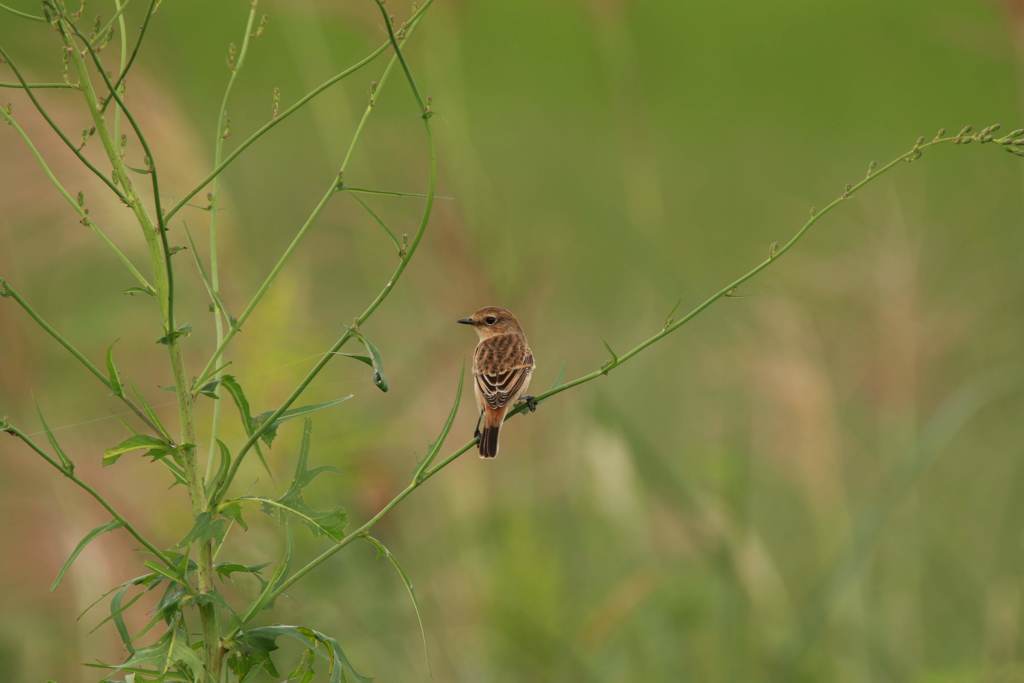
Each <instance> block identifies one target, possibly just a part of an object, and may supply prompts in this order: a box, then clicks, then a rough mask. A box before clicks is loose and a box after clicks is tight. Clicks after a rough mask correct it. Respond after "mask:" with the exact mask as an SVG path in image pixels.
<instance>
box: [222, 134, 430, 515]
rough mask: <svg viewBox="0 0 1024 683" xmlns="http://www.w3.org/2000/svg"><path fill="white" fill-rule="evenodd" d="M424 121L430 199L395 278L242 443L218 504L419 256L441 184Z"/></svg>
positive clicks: (399, 263) (390, 280)
mask: <svg viewBox="0 0 1024 683" xmlns="http://www.w3.org/2000/svg"><path fill="white" fill-rule="evenodd" d="M423 123H424V128H425V130H426V137H427V145H428V148H429V155H430V162H429V173H428V182H427V199H426V201H425V202H424V208H423V215H422V216H421V218H420V224H419V227H418V229H417V230H416V234H415V236H414V237H413V239H412V241H411V242H410V243H409V247H408V249H406V251H405V254H404V255H403V256H402V257H401V258H400V259H399V261H398V265H397V266H396V267H395V270H394V272H393V273H392V274H391V277H390V278H389V279H388V281H387V282H386V283H384V287H383V288H382V289H381V291H380V292H379V293H378V294H377V296H376V298H374V299H373V301H371V302H370V304H369V305H368V306H367V307H366V309H365V310H364V311H363V312H362V313H360V314H359V316H358V317H357V318H356V319H355V321H354V324H353V326H352V327H349V328H347V329H346V330H345V332H344V333H343V334H342V335H341V337H339V338H338V340H337V341H336V342H335V343H334V344H333V345H332V346H331V348H330V349H328V350H327V351H326V352H325V353H324V355H323V356H322V357H321V358H320V360H319V361H317V363H316V365H314V366H313V368H312V369H310V371H309V372H308V373H307V374H306V376H305V377H304V378H303V379H302V381H301V382H299V385H298V386H297V387H296V388H295V389H294V390H293V391H292V393H291V394H290V395H289V396H288V398H287V399H285V401H284V403H282V404H281V405H280V406H279V407H278V408H277V409H276V410H275V411H274V412H273V413H272V414H271V415H270V417H268V418H267V419H266V420H264V421H263V423H262V424H261V425H260V427H259V428H258V429H255V430H253V433H252V434H251V435H250V436H249V438H248V440H246V442H245V443H244V444H243V445H242V448H241V449H240V450H239V452H238V455H237V456H236V457H235V459H234V461H233V462H232V463H231V469H230V470H228V474H227V476H225V477H224V481H223V483H222V484H221V486H220V488H219V489H218V490H217V491H216V492H215V493H214V495H213V496H212V498H211V500H212V502H213V504H216V502H217V501H219V500H221V499H222V498H223V496H224V494H225V493H226V492H227V490H228V487H229V486H230V485H231V482H232V480H233V479H234V477H235V475H236V474H237V472H238V468H239V467H240V466H241V464H242V461H243V460H244V459H245V456H246V454H247V453H248V452H249V451H250V450H251V449H252V447H253V446H254V445H256V442H257V441H258V440H259V438H260V437H261V436H262V435H263V433H264V432H265V431H266V430H267V428H268V427H269V426H270V425H272V424H273V423H274V422H275V421H276V420H277V419H278V418H279V417H281V414H282V413H284V412H285V411H286V410H288V408H289V407H291V405H292V404H293V403H295V401H296V400H298V398H299V396H301V395H302V393H303V392H304V391H305V390H306V387H308V386H309V385H310V383H312V381H313V380H314V379H316V376H317V375H319V374H320V371H322V370H323V369H324V367H325V366H326V365H327V363H329V362H330V361H331V359H332V358H334V356H335V354H336V353H337V352H338V351H339V350H341V347H343V346H344V345H345V344H346V343H347V342H348V341H349V340H350V339H352V337H353V336H355V333H356V330H357V329H358V328H359V326H361V325H363V324H364V323H365V322H366V321H367V320H368V319H369V318H370V316H372V315H373V313H374V311H376V310H377V308H378V307H379V306H380V305H381V304H382V303H383V302H384V300H385V299H386V298H387V297H388V295H389V294H390V293H391V290H392V289H394V287H395V285H396V284H397V283H398V280H399V279H400V278H401V276H402V273H403V272H405V269H406V266H408V265H409V261H411V260H412V257H413V256H414V255H415V253H416V250H417V248H418V247H419V245H420V242H421V241H422V239H423V235H424V233H425V232H426V229H427V225H428V224H429V223H430V215H431V212H432V210H433V206H434V193H435V190H436V186H437V156H436V153H435V150H434V137H433V133H432V132H431V129H430V122H429V119H428V117H424V118H423Z"/></svg>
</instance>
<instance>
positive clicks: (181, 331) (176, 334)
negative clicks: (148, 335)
mask: <svg viewBox="0 0 1024 683" xmlns="http://www.w3.org/2000/svg"><path fill="white" fill-rule="evenodd" d="M190 334H192V325H191V324H189V323H185V324H184V325H182V326H181V327H179V328H178V329H176V330H174V331H173V332H168V333H167V334H165V335H164V336H162V337H160V338H159V339H157V340H156V343H157V344H163V345H164V346H168V345H170V344H171V343H173V342H175V341H177V340H178V339H180V338H181V337H187V336H188V335H190Z"/></svg>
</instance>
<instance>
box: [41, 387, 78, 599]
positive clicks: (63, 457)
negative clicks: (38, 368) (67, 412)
mask: <svg viewBox="0 0 1024 683" xmlns="http://www.w3.org/2000/svg"><path fill="white" fill-rule="evenodd" d="M36 412H37V413H38V414H39V421H40V422H42V423H43V431H44V432H46V440H47V441H49V442H50V446H51V447H53V450H54V451H55V452H56V453H57V457H58V458H60V463H61V465H63V466H64V473H65V474H69V475H70V474H73V473H74V471H75V463H73V462H71V458H69V457H68V455H67V453H65V452H64V449H63V448H61V447H60V444H59V443H57V437H55V436H54V435H53V431H52V430H51V429H50V425H48V424H46V418H45V417H43V410H42V408H40V407H39V403H36ZM51 590H53V589H51Z"/></svg>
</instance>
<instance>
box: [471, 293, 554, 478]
mask: <svg viewBox="0 0 1024 683" xmlns="http://www.w3.org/2000/svg"><path fill="white" fill-rule="evenodd" d="M458 322H459V323H461V324H463V325H472V326H473V328H474V329H475V330H476V334H477V337H478V338H479V342H477V345H476V349H475V350H474V351H473V393H474V394H475V395H476V402H477V406H478V407H479V408H480V417H479V419H478V420H477V423H476V431H475V433H474V436H475V437H477V438H478V442H477V446H478V449H479V451H480V457H481V458H493V457H494V456H496V455H497V454H498V433H499V432H500V431H501V424H502V422H504V420H505V416H506V415H507V414H508V411H509V410H511V409H512V408H514V407H515V405H516V402H517V401H519V399H520V397H521V398H522V400H523V401H524V402H525V403H526V405H527V407H528V408H529V410H530V412H533V411H534V410H535V409H536V407H537V401H536V399H534V397H532V396H526V395H524V392H525V391H526V389H527V387H529V386H530V376H531V375H532V374H533V370H534V367H535V363H534V360H533V351H531V350H530V344H529V343H528V342H527V341H526V333H524V332H523V328H522V326H521V325H520V324H519V320H517V319H516V317H515V316H514V315H512V312H511V311H509V310H508V309H506V308H500V307H498V306H485V307H483V308H481V309H480V310H478V311H477V312H476V313H474V314H473V315H471V316H469V317H467V318H460V319H459V320H458Z"/></svg>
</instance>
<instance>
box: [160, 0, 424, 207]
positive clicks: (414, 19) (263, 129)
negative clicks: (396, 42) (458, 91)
mask: <svg viewBox="0 0 1024 683" xmlns="http://www.w3.org/2000/svg"><path fill="white" fill-rule="evenodd" d="M432 3H433V0H426V2H424V3H423V5H422V6H421V7H420V8H419V9H418V10H416V12H415V13H414V14H413V15H412V16H411V17H409V20H408V21H407V22H406V24H405V26H406V30H407V31H409V30H412V28H413V27H414V26H415V25H416V24H417V23H418V22H419V20H420V19H421V18H422V16H423V13H424V12H426V11H427V8H428V7H430V5H431V4H432ZM389 45H390V42H389V41H385V42H384V43H382V44H381V45H380V46H379V47H377V48H376V49H375V50H373V52H371V53H370V54H368V55H366V56H365V57H363V58H362V59H361V60H359V61H358V62H356V63H355V64H353V65H352V66H350V67H348V68H347V69H345V70H344V71H341V72H339V73H337V74H335V75H334V76H331V77H330V78H328V79H327V80H326V81H324V82H323V83H321V84H320V85H318V86H317V87H315V88H313V89H312V90H310V91H309V92H308V93H306V94H305V95H303V96H302V97H300V98H299V99H298V100H297V101H296V102H295V104H293V105H292V106H290V107H288V108H287V109H285V110H284V111H282V112H281V113H280V114H278V116H277V117H276V118H273V119H271V120H270V121H267V122H266V123H265V124H263V125H262V126H260V127H259V128H258V129H257V130H256V131H255V132H254V133H252V135H250V136H249V137H247V138H246V139H245V140H243V141H242V142H241V143H240V144H239V145H238V147H236V148H235V149H233V150H231V152H229V153H228V155H227V156H226V157H224V160H223V161H222V162H221V163H220V164H219V165H218V166H216V167H215V168H214V169H213V170H212V171H210V174H209V175H207V176H206V177H205V178H203V179H202V180H201V181H199V184H198V185H196V186H195V187H193V188H192V189H191V190H189V191H188V192H187V193H186V194H185V196H184V197H182V198H181V199H180V200H178V203H177V204H175V205H174V206H172V207H171V208H170V210H168V211H167V214H166V215H165V216H164V220H165V221H169V220H170V219H171V216H173V215H174V214H176V213H178V211H180V210H181V209H182V208H184V207H185V205H186V204H188V202H189V200H191V199H192V198H193V197H194V196H196V195H197V194H199V192H201V191H202V190H203V188H205V187H206V186H207V185H209V184H210V183H211V182H212V181H213V179H214V178H216V177H217V176H218V175H220V174H221V173H222V172H223V171H224V169H225V168H227V167H228V166H229V165H230V164H231V162H233V161H234V160H235V159H237V158H238V157H239V156H240V155H241V154H242V152H244V151H245V150H246V149H247V148H248V147H249V146H250V145H251V144H252V143H254V142H256V141H257V140H259V139H260V138H261V137H263V136H264V135H265V134H266V133H267V132H269V131H270V129H272V128H273V127H274V126H276V125H277V124H279V123H281V122H282V121H284V120H285V119H286V118H288V117H289V116H291V115H292V114H294V113H295V112H297V111H298V110H299V109H301V108H302V107H303V106H304V105H306V104H307V103H308V102H309V101H310V100H312V99H313V98H314V97H316V96H317V95H319V94H320V93H322V92H323V91H324V90H326V89H327V88H329V87H331V86H332V85H334V84H335V83H337V82H338V81H340V80H342V79H344V78H347V77H348V76H351V75H352V74H354V73H355V72H357V71H359V70H360V69H362V68H363V67H364V66H367V65H368V64H370V62H372V61H373V60H375V59H376V58H377V57H379V56H380V55H381V54H383V53H384V51H385V50H387V48H388V46H389Z"/></svg>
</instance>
